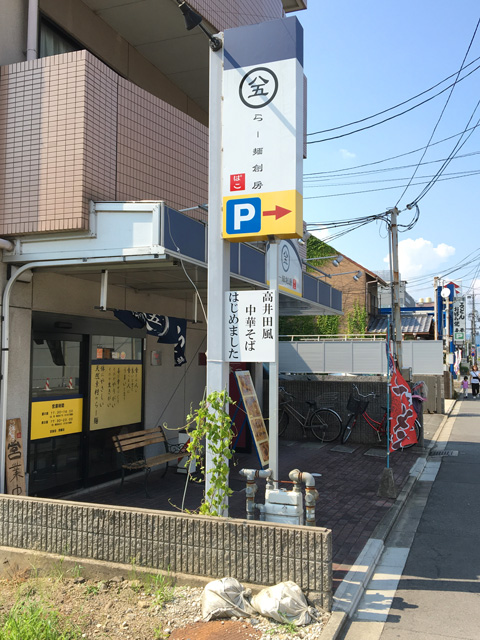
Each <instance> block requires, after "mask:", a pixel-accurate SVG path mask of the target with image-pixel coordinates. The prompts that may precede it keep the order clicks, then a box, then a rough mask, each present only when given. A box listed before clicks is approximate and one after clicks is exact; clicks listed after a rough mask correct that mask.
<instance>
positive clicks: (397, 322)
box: [389, 207, 403, 371]
mask: <svg viewBox="0 0 480 640" xmlns="http://www.w3.org/2000/svg"><path fill="white" fill-rule="evenodd" d="M389 213H390V230H391V234H392V236H391V237H392V283H393V325H394V332H395V337H394V340H395V342H394V344H395V354H396V356H397V363H398V368H399V370H400V371H401V370H402V369H403V358H402V319H401V316H400V273H399V270H398V226H397V215H398V213H399V211H398V209H397V207H393V209H390V212H389Z"/></svg>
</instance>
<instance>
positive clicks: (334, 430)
mask: <svg viewBox="0 0 480 640" xmlns="http://www.w3.org/2000/svg"><path fill="white" fill-rule="evenodd" d="M279 391H280V402H279V411H278V435H279V436H281V435H283V434H284V433H285V431H286V430H287V427H288V423H289V422H290V416H292V418H294V419H295V420H296V421H297V422H298V424H299V425H300V426H301V427H302V430H303V435H304V436H305V437H306V435H307V431H311V432H312V434H313V435H314V436H315V438H317V439H318V440H320V441H321V442H332V441H333V440H336V439H337V438H338V436H339V435H340V433H341V431H342V419H341V418H340V416H339V415H338V413H337V412H336V411H334V410H333V409H330V408H327V407H320V408H317V403H316V402H311V401H309V400H305V404H307V405H308V411H307V415H303V414H302V413H301V412H300V411H298V410H297V409H296V408H295V407H294V406H293V400H294V399H295V396H294V395H293V394H291V393H289V392H288V391H286V390H285V389H284V388H283V387H280V388H279Z"/></svg>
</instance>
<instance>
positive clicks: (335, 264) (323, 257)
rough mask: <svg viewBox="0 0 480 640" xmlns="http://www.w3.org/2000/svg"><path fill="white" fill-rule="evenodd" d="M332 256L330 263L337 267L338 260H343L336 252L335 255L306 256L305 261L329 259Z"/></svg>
mask: <svg viewBox="0 0 480 640" xmlns="http://www.w3.org/2000/svg"><path fill="white" fill-rule="evenodd" d="M299 242H300V241H299ZM332 258H333V261H332V264H333V266H334V267H338V265H339V264H340V262H341V261H342V260H343V256H342V255H340V254H338V255H337V256H317V257H316V258H307V261H309V260H331V259H332ZM309 266H310V265H309Z"/></svg>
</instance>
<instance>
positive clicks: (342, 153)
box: [340, 149, 357, 160]
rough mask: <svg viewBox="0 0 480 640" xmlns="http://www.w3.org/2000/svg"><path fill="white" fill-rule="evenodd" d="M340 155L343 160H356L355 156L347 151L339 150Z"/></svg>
mask: <svg viewBox="0 0 480 640" xmlns="http://www.w3.org/2000/svg"><path fill="white" fill-rule="evenodd" d="M340 155H341V156H342V158H344V160H349V159H350V158H356V157H357V155H356V154H355V153H352V152H351V151H348V150H347V149H340Z"/></svg>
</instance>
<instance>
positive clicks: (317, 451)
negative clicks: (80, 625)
mask: <svg viewBox="0 0 480 640" xmlns="http://www.w3.org/2000/svg"><path fill="white" fill-rule="evenodd" d="M443 417H444V416H443V415H439V414H432V415H426V416H424V431H425V439H426V443H428V441H429V439H430V438H431V437H432V436H433V434H434V433H435V431H436V429H437V427H438V426H439V425H440V423H441V421H442V419H443ZM422 453H423V452H422V450H421V449H420V448H419V447H413V448H411V449H408V450H406V451H401V452H397V453H395V454H392V455H391V456H390V467H391V469H392V471H393V476H394V480H395V484H396V486H397V488H398V490H399V491H400V489H401V488H402V487H403V485H404V483H405V482H406V480H407V479H408V475H409V471H410V469H411V468H412V466H413V464H414V463H415V461H416V460H417V458H418V457H419V455H422ZM234 462H235V466H233V467H232V471H231V487H232V489H233V490H234V493H233V495H232V497H231V498H230V509H229V513H230V516H231V517H234V518H245V517H246V510H245V492H244V491H243V489H244V487H245V482H244V480H243V479H242V478H241V477H240V475H239V473H238V472H239V470H240V469H242V468H259V463H258V460H257V458H256V455H255V454H237V455H236V456H235V459H234ZM279 466H280V468H279V474H280V478H279V480H280V481H288V473H289V471H291V470H292V469H299V470H300V471H307V472H309V473H316V474H321V476H320V477H316V486H317V490H318V492H319V495H320V497H319V500H318V503H317V507H316V523H317V526H321V527H327V528H329V529H332V536H333V583H334V584H333V588H334V590H335V589H336V588H337V586H338V585H339V583H340V582H341V580H342V579H343V577H344V576H345V574H346V573H347V572H348V571H349V569H350V567H351V566H352V564H354V562H355V560H356V558H357V556H358V554H359V553H360V552H361V550H362V549H363V547H364V545H365V544H366V542H367V541H368V539H369V538H370V537H371V536H372V533H373V532H374V530H375V527H376V526H377V525H378V524H379V522H380V521H381V520H382V518H383V517H384V515H385V514H386V513H387V512H388V510H389V508H390V507H391V506H392V505H393V503H394V499H393V498H391V499H386V498H379V497H378V496H377V491H378V487H379V483H380V479H381V476H382V473H383V470H384V468H385V466H386V458H385V455H384V450H383V449H378V448H376V447H372V445H360V444H354V443H352V444H351V445H350V441H349V442H348V443H347V445H346V446H342V445H340V443H339V442H334V443H331V444H328V445H322V444H321V443H319V442H318V441H316V442H315V441H311V440H308V441H301V442H298V441H283V440H281V441H280V446H279ZM185 478H186V477H185V475H183V474H177V473H175V472H172V471H168V473H167V475H166V476H165V477H163V478H162V477H161V473H158V472H154V473H152V474H151V476H150V479H149V490H150V493H151V495H152V496H153V497H152V498H151V499H148V498H146V497H145V493H144V488H143V477H139V478H129V479H127V480H126V481H125V487H124V490H123V491H122V493H116V490H117V488H118V482H115V483H114V484H110V485H109V486H106V487H103V488H98V489H92V490H90V491H88V492H86V493H85V492H82V493H77V494H75V496H69V497H68V498H69V499H73V500H78V501H82V502H95V503H99V504H114V505H119V506H130V507H132V506H135V507H140V508H147V509H159V510H167V511H170V510H177V509H180V508H181V507H182V505H183V506H184V507H185V508H186V509H190V510H194V509H196V508H197V507H198V505H199V503H200V501H201V498H202V493H203V484H197V483H194V482H189V483H188V484H187V486H186V487H185ZM257 484H258V487H259V491H258V493H257V495H256V501H257V502H259V503H262V502H264V495H263V493H264V491H263V490H264V486H265V485H264V482H263V481H262V480H258V481H257ZM284 486H285V487H289V485H287V484H286V485H284Z"/></svg>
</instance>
